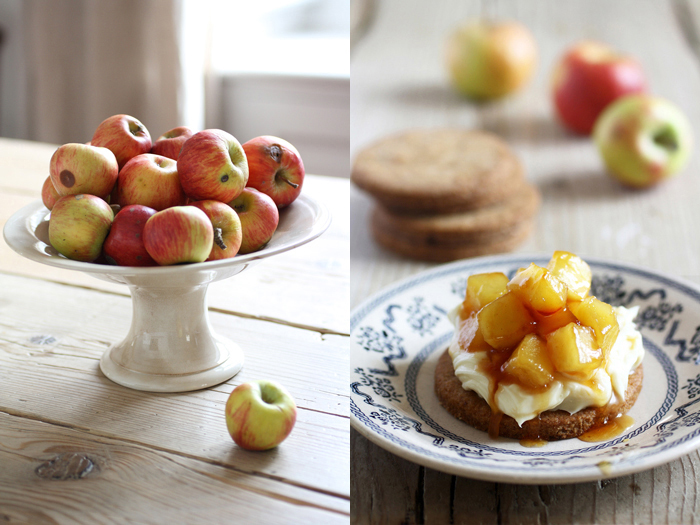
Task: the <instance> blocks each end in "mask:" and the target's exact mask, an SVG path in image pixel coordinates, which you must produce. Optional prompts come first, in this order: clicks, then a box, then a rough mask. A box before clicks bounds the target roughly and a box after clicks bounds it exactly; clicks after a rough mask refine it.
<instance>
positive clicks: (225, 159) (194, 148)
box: [177, 129, 248, 202]
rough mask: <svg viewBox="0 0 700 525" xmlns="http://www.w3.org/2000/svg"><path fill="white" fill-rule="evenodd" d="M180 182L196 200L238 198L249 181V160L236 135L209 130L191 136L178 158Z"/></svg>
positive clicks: (189, 195)
mask: <svg viewBox="0 0 700 525" xmlns="http://www.w3.org/2000/svg"><path fill="white" fill-rule="evenodd" d="M177 171H178V173H179V174H180V184H182V188H183V189H184V190H185V193H186V194H187V196H188V197H190V198H191V199H192V200H195V201H197V200H208V199H214V200H217V201H221V202H229V201H231V200H232V199H235V198H236V197H237V196H238V195H239V194H240V193H241V191H243V188H244V187H245V185H246V182H248V161H247V160H246V156H245V152H244V151H243V147H242V146H241V144H240V143H239V142H238V141H237V140H236V139H235V138H234V137H233V135H231V134H229V133H226V132H225V131H221V130H219V129H205V130H204V131H200V132H199V133H195V134H194V135H192V137H190V138H189V139H188V140H187V142H185V145H184V146H183V148H182V151H181V152H180V156H179V157H178V159H177Z"/></svg>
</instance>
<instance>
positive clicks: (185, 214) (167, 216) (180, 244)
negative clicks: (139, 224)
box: [143, 206, 214, 265]
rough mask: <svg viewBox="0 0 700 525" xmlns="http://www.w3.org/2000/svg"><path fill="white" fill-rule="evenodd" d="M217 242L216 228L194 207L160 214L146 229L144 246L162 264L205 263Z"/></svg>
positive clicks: (155, 216)
mask: <svg viewBox="0 0 700 525" xmlns="http://www.w3.org/2000/svg"><path fill="white" fill-rule="evenodd" d="M213 243H214V228H213V226H212V224H211V221H210V220H209V217H207V215H206V213H204V212H203V211H202V210H200V209H199V208H195V207H194V206H173V207H172V208H167V209H165V210H162V211H159V212H156V213H155V214H154V215H153V216H152V217H151V218H150V219H148V221H146V226H145V227H144V229H143V244H144V246H145V247H146V251H147V252H148V254H149V255H150V256H151V257H153V260H155V261H156V262H157V263H158V264H160V265H170V264H180V263H197V262H204V261H206V260H207V257H209V253H210V252H211V248H212V245H213Z"/></svg>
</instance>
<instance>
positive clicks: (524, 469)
mask: <svg viewBox="0 0 700 525" xmlns="http://www.w3.org/2000/svg"><path fill="white" fill-rule="evenodd" d="M548 260H549V256H534V257H533V256H522V255H518V256H513V255H511V256H503V257H489V258H480V259H471V260H465V261H459V262H456V263H452V264H448V265H444V266H439V267H436V268H434V269H432V270H429V271H426V272H423V273H420V274H418V275H415V276H413V277H411V278H409V279H406V280H404V281H402V282H399V283H397V284H395V285H393V286H391V287H390V288H388V289H386V290H384V291H382V292H380V293H379V294H377V295H375V296H374V297H372V298H370V299H369V300H367V301H365V302H364V303H363V304H362V305H360V306H359V307H358V308H356V309H355V310H354V311H353V312H352V315H351V320H350V338H351V343H350V346H351V354H350V355H351V363H352V368H351V373H350V389H351V400H350V410H351V422H352V425H353V427H354V428H355V429H357V430H358V431H359V432H360V433H362V434H363V435H364V436H366V437H367V438H368V439H370V440H372V441H373V442H375V443H376V444H378V445H379V446H381V447H383V448H385V449H386V450H388V451H390V452H393V453H394V454H397V455H398V456H401V457H403V458H405V459H408V460H410V461H413V462H415V463H419V464H421V465H424V466H428V467H431V468H434V469H437V470H441V471H444V472H449V473H452V474H456V475H461V476H467V477H471V478H476V479H482V480H488V481H498V482H516V483H569V482H581V481H590V480H596V479H602V478H609V477H616V476H621V475H626V474H631V473H634V472H638V471H641V470H645V469H649V468H652V467H655V466H658V465H661V464H664V463H666V462H669V461H672V460H674V459H677V458H679V457H681V456H683V455H685V454H687V453H689V452H691V451H692V450H694V449H695V448H697V447H699V446H700V366H699V363H700V289H698V288H697V287H695V286H694V285H692V284H689V283H686V282H683V281H681V280H679V279H677V278H675V277H671V276H667V275H663V274H660V273H658V272H653V271H650V270H646V269H643V268H640V267H634V266H630V265H626V264H619V263H614V262H607V261H602V260H587V262H588V263H589V264H590V266H591V269H592V271H593V286H592V293H593V294H594V295H595V296H597V297H598V298H599V299H601V300H603V301H605V302H608V303H611V304H613V305H623V306H627V307H630V306H636V305H638V306H639V307H640V308H639V314H638V316H637V320H636V322H637V326H638V327H639V330H640V331H641V333H642V335H643V337H644V346H645V349H646V355H645V358H644V383H643V387H642V391H641V393H640V395H639V398H638V399H637V402H636V404H635V405H634V407H632V409H631V410H630V412H629V415H630V416H631V417H632V418H633V419H634V421H635V423H634V425H633V426H632V427H630V428H629V429H628V430H627V431H625V432H624V434H622V435H620V436H618V437H616V438H614V439H611V440H610V441H606V442H601V443H585V442H583V441H580V440H578V439H570V440H565V441H560V442H551V443H547V444H546V445H545V446H543V447H541V448H526V447H523V446H522V445H520V444H519V443H518V442H517V441H515V440H509V439H505V438H497V439H491V438H489V436H488V435H487V434H486V433H484V432H480V431H478V430H475V429H473V428H472V427H470V426H468V425H466V424H465V423H463V422H461V421H459V420H457V419H455V418H453V417H452V416H451V415H450V414H449V413H447V411H445V410H444V409H443V408H442V407H441V406H440V404H439V403H438V401H437V398H436V397H435V394H434V392H433V373H434V370H435V365H436V363H437V360H438V357H439V356H440V354H441V353H442V352H443V351H444V350H445V349H446V348H447V345H448V344H449V341H450V338H451V335H452V325H451V324H450V322H449V320H448V319H447V312H448V311H449V310H450V309H452V308H453V307H454V306H455V305H457V304H458V303H459V302H460V301H461V300H462V298H463V297H464V291H465V287H466V279H467V276H468V275H470V274H472V273H481V272H493V271H502V272H504V273H506V274H507V275H512V273H513V272H515V271H516V270H517V269H518V268H521V267H524V266H527V265H528V264H529V263H530V262H535V263H537V264H541V265H546V263H547V261H548Z"/></svg>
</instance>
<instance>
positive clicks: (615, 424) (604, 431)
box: [579, 414, 634, 443]
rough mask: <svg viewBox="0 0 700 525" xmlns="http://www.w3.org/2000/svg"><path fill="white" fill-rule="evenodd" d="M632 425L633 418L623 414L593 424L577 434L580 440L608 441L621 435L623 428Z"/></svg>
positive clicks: (590, 441)
mask: <svg viewBox="0 0 700 525" xmlns="http://www.w3.org/2000/svg"><path fill="white" fill-rule="evenodd" d="M632 425H634V419H632V418H631V417H630V416H628V415H626V414H623V415H620V416H617V417H615V418H613V419H611V420H609V421H607V422H603V424H602V425H600V426H595V427H593V428H591V429H590V430H588V431H586V432H584V433H583V434H581V435H580V436H579V439H580V440H581V441H586V442H589V443H595V442H598V441H608V440H610V439H613V438H616V437H617V436H619V435H621V434H622V433H623V432H624V431H625V430H627V429H628V428H630V427H631V426H632Z"/></svg>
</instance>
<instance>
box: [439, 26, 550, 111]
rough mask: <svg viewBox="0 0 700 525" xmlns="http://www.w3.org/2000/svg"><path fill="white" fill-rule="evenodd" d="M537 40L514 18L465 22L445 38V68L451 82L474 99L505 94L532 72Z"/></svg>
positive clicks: (527, 78) (458, 89)
mask: <svg viewBox="0 0 700 525" xmlns="http://www.w3.org/2000/svg"><path fill="white" fill-rule="evenodd" d="M536 63H537V44H536V42H535V39H534V38H533V36H532V33H530V30H529V29H528V28H527V27H525V26H524V25H522V24H519V23H517V22H488V21H485V20H474V21H470V22H466V23H464V24H463V25H461V26H460V27H458V28H457V30H456V31H455V32H454V33H453V34H452V35H451V36H450V38H449V39H448V41H447V68H448V71H449V74H450V79H451V80H452V85H453V86H454V88H455V89H456V90H457V91H458V92H460V93H461V94H463V95H465V96H467V97H471V98H477V99H490V98H497V97H502V96H505V95H508V94H509V93H512V92H514V91H516V90H517V89H519V88H520V87H522V86H523V85H524V84H525V83H526V82H527V81H528V80H529V79H530V77H531V76H532V73H533V71H534V70H535V65H536Z"/></svg>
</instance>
